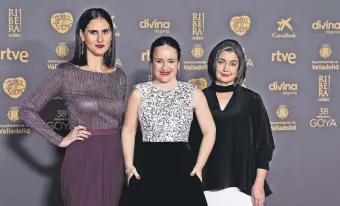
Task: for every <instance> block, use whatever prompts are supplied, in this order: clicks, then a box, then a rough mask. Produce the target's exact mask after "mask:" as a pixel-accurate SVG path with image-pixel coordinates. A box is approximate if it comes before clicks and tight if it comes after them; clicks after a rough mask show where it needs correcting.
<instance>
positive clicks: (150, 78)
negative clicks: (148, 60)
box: [149, 65, 153, 81]
mask: <svg viewBox="0 0 340 206" xmlns="http://www.w3.org/2000/svg"><path fill="white" fill-rule="evenodd" d="M152 79H153V75H152V66H151V65H150V75H149V80H150V81H152Z"/></svg>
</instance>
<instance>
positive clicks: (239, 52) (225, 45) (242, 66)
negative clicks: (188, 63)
mask: <svg viewBox="0 0 340 206" xmlns="http://www.w3.org/2000/svg"><path fill="white" fill-rule="evenodd" d="M223 51H228V52H235V54H236V56H237V58H238V62H239V67H238V72H237V77H236V80H235V85H241V84H242V83H243V81H244V79H245V78H246V71H247V62H246V58H245V55H244V52H243V49H242V47H241V45H240V44H239V43H238V41H236V40H234V39H226V40H223V41H221V42H220V43H218V44H217V45H216V46H215V47H214V48H213V50H212V51H211V53H210V55H209V58H208V73H209V76H210V79H211V80H212V81H213V82H215V81H216V80H217V78H216V63H217V59H218V57H219V56H220V54H221V52H223Z"/></svg>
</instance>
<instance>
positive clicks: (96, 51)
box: [80, 18, 112, 56]
mask: <svg viewBox="0 0 340 206" xmlns="http://www.w3.org/2000/svg"><path fill="white" fill-rule="evenodd" d="M80 37H81V41H82V42H84V43H85V45H86V48H87V53H91V54H93V55H94V56H103V55H104V54H105V52H106V51H107V50H108V49H109V48H110V47H111V40H112V30H111V29H110V24H109V23H108V22H107V21H106V20H105V19H104V18H96V19H93V20H91V21H90V22H89V24H88V25H87V26H86V28H85V31H80Z"/></svg>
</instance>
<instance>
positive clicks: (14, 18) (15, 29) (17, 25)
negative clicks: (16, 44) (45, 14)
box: [8, 9, 22, 38]
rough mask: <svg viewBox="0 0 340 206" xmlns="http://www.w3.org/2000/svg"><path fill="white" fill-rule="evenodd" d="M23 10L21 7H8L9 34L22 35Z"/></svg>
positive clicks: (12, 35) (10, 35)
mask: <svg viewBox="0 0 340 206" xmlns="http://www.w3.org/2000/svg"><path fill="white" fill-rule="evenodd" d="M21 25H22V11H21V9H8V36H9V37H16V38H20V37H21Z"/></svg>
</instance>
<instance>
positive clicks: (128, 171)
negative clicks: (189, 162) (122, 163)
mask: <svg viewBox="0 0 340 206" xmlns="http://www.w3.org/2000/svg"><path fill="white" fill-rule="evenodd" d="M126 175H127V184H128V185H129V182H130V179H131V177H132V176H135V177H136V178H137V179H140V176H139V174H138V172H137V170H136V168H135V167H130V168H128V169H126Z"/></svg>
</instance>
